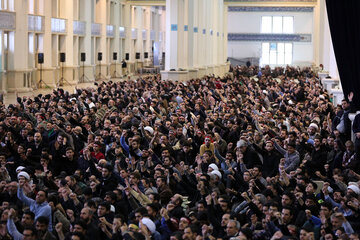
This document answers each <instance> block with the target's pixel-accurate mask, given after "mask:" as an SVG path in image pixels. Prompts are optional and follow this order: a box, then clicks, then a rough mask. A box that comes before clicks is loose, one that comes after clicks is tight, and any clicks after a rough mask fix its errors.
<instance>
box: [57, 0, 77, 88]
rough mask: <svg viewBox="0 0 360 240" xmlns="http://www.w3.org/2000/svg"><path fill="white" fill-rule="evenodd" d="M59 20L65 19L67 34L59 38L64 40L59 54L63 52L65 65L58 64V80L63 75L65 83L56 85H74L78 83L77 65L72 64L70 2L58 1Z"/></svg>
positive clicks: (66, 0)
mask: <svg viewBox="0 0 360 240" xmlns="http://www.w3.org/2000/svg"><path fill="white" fill-rule="evenodd" d="M59 17H60V18H64V19H67V34H66V35H65V36H61V37H60V38H61V39H62V38H64V45H63V46H61V47H60V48H61V49H60V52H64V53H65V54H66V61H65V63H60V67H61V68H63V69H60V72H61V73H60V76H59V77H60V78H61V76H62V75H63V77H64V79H65V80H66V81H60V79H59V82H58V84H60V85H61V84H64V85H67V84H76V83H77V82H78V74H76V73H77V71H78V68H77V64H75V63H74V30H73V22H74V5H73V1H72V0H62V1H60V16H59ZM62 71H63V73H62Z"/></svg>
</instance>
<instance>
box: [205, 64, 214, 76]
mask: <svg viewBox="0 0 360 240" xmlns="http://www.w3.org/2000/svg"><path fill="white" fill-rule="evenodd" d="M214 71H215V66H214V65H209V66H207V68H206V75H212V74H214Z"/></svg>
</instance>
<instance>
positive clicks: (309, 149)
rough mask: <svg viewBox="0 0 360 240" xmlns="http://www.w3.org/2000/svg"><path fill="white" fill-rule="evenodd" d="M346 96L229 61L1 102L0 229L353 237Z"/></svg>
mask: <svg viewBox="0 0 360 240" xmlns="http://www.w3.org/2000/svg"><path fill="white" fill-rule="evenodd" d="M352 98H353V94H352V93H350V94H349V96H348V97H347V98H346V100H345V99H344V100H343V101H342V104H341V105H339V106H334V105H333V103H332V101H333V99H332V96H331V95H330V94H329V93H328V92H326V91H325V90H324V89H323V87H322V85H321V82H320V81H319V79H318V78H317V76H316V73H315V72H314V71H313V70H312V69H311V68H303V69H300V68H294V67H286V68H281V67H277V68H274V69H270V67H268V66H266V67H264V68H259V67H255V66H249V67H246V66H237V67H232V68H231V71H230V72H229V74H227V75H226V76H225V77H223V78H219V77H214V76H207V77H203V78H200V79H194V80H190V81H187V82H173V81H165V80H161V79H160V76H158V75H154V76H143V77H138V78H137V79H136V80H130V79H128V80H127V81H117V82H113V81H109V82H102V83H95V86H94V87H91V88H86V89H75V91H74V93H69V92H67V91H64V90H62V89H57V90H54V91H53V92H52V93H51V94H44V95H41V94H40V95H38V96H36V97H34V98H30V97H23V98H17V102H16V103H14V104H10V105H8V106H5V105H4V104H1V105H0V121H1V122H0V141H1V144H0V162H1V169H0V181H1V183H0V213H1V222H0V236H1V237H0V238H1V239H60V240H63V239H71V240H79V239H80V240H82V239H89V240H90V239H156V240H159V239H164V240H165V239H187V240H195V239H211V240H212V239H242V240H244V239H301V240H311V239H326V240H330V239H354V240H355V239H359V238H358V233H359V229H360V215H359V214H360V211H359V207H360V205H359V200H360V198H359V196H360V189H359V180H360V171H359V170H360V164H359V149H360V118H359V119H357V118H355V121H354V126H351V121H350V119H349V114H350V113H351V112H352V111H353V110H354V106H352V101H351V100H352ZM357 120H358V121H359V123H358V121H357ZM351 139H353V141H352V140H351Z"/></svg>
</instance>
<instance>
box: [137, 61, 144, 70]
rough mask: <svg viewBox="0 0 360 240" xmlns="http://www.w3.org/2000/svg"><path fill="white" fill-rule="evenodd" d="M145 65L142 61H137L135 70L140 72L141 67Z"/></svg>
mask: <svg viewBox="0 0 360 240" xmlns="http://www.w3.org/2000/svg"><path fill="white" fill-rule="evenodd" d="M143 67H144V63H143V62H142V61H137V62H135V72H136V73H138V72H139V70H140V69H142V68H143Z"/></svg>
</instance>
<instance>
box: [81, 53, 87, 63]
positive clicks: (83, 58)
mask: <svg viewBox="0 0 360 240" xmlns="http://www.w3.org/2000/svg"><path fill="white" fill-rule="evenodd" d="M81 61H82V62H85V61H86V53H84V52H82V53H81Z"/></svg>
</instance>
